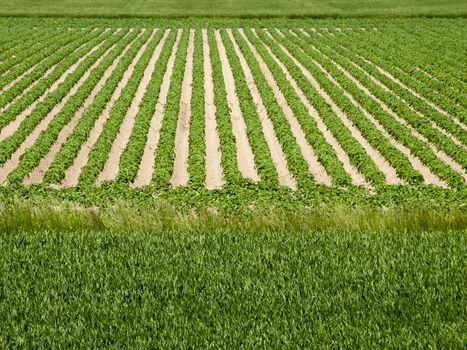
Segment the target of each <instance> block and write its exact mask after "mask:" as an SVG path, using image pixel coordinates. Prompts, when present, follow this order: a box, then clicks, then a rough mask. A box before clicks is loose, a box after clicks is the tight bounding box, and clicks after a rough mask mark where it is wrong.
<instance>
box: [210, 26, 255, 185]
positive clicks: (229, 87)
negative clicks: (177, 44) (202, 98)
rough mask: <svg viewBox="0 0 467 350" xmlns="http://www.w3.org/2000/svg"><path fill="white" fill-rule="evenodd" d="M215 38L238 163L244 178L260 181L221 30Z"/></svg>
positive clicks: (217, 31)
mask: <svg viewBox="0 0 467 350" xmlns="http://www.w3.org/2000/svg"><path fill="white" fill-rule="evenodd" d="M214 36H215V39H216V43H217V48H218V51H219V57H220V61H221V68H222V75H223V77H224V85H225V90H226V93H227V99H228V104H229V107H230V117H231V121H232V132H233V134H234V136H235V141H236V146H237V163H238V167H239V170H240V172H241V174H242V176H243V177H245V178H250V179H252V180H253V181H259V180H260V178H259V175H258V173H257V170H256V168H255V162H254V156H253V151H252V150H251V146H250V144H249V142H248V138H247V130H246V125H245V121H244V120H243V115H242V111H241V108H240V101H239V100H238V98H237V95H236V94H235V80H234V77H233V73H232V70H231V67H230V64H229V61H228V58H227V54H226V52H225V47H224V44H223V43H222V39H221V36H220V33H219V30H216V31H215V32H214Z"/></svg>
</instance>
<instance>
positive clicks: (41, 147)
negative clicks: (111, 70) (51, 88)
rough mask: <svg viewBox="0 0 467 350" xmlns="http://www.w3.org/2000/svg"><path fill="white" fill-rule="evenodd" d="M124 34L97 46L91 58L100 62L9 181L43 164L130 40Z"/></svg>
mask: <svg viewBox="0 0 467 350" xmlns="http://www.w3.org/2000/svg"><path fill="white" fill-rule="evenodd" d="M124 35H125V33H124V32H123V31H122V32H120V33H118V34H116V35H114V36H112V37H111V38H109V40H108V41H107V42H106V43H105V45H103V46H102V49H101V50H97V51H96V52H94V53H93V54H92V55H91V56H90V57H89V60H91V61H95V62H96V63H95V64H97V66H94V67H90V69H91V68H92V70H88V71H87V73H89V76H88V77H87V78H86V79H85V80H84V81H83V84H82V85H81V86H80V87H79V88H78V89H77V91H76V92H75V93H74V94H73V95H71V96H70V98H68V100H67V101H66V103H65V104H64V106H63V108H62V109H61V110H60V111H59V112H58V113H57V115H55V117H54V118H53V119H52V121H51V122H50V124H49V125H48V126H47V129H46V130H45V131H44V132H43V133H42V134H41V135H40V137H39V138H38V139H37V140H36V142H35V143H34V145H33V146H32V147H31V148H29V149H28V150H27V151H26V152H25V153H24V154H23V155H22V156H21V162H20V164H19V165H18V167H17V168H16V169H15V170H14V171H13V172H12V173H11V174H10V176H9V177H8V180H9V182H11V183H13V182H20V181H22V180H23V178H24V177H25V176H26V175H27V174H29V173H30V172H31V171H32V170H33V169H34V168H35V167H36V166H37V165H38V164H39V161H40V160H41V158H42V157H43V156H44V155H45V154H46V153H47V152H48V151H49V149H50V147H51V146H52V145H53V143H54V142H55V141H56V140H57V137H58V135H59V133H60V131H61V130H62V129H63V127H64V126H65V125H66V124H67V123H68V122H69V121H70V120H71V118H72V117H74V116H75V114H76V113H77V112H78V110H79V109H80V108H81V106H82V105H83V103H84V101H85V99H86V98H87V97H88V96H89V94H90V93H91V91H92V90H93V89H94V87H95V86H96V84H97V82H98V81H99V80H100V79H101V77H102V75H103V74H104V72H105V70H106V69H107V68H108V67H109V66H110V65H111V64H112V62H113V61H114V59H116V57H117V56H118V55H119V54H120V52H121V51H122V50H123V49H124V47H125V46H126V45H127V44H128V42H127V40H121V39H122V37H123V36H124ZM104 50H105V51H104ZM93 56H94V57H93Z"/></svg>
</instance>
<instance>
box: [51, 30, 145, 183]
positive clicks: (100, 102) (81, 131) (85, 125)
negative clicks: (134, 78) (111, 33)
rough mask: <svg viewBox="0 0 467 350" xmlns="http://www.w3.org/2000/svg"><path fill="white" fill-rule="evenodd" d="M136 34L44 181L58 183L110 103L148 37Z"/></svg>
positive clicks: (134, 32)
mask: <svg viewBox="0 0 467 350" xmlns="http://www.w3.org/2000/svg"><path fill="white" fill-rule="evenodd" d="M137 35H138V33H137V31H136V30H135V31H133V32H132V33H130V34H129V35H128V37H127V40H128V45H129V48H128V51H127V52H126V53H125V54H124V55H123V56H122V57H121V59H120V61H119V62H118V64H117V66H116V68H115V70H114V71H113V73H112V75H111V76H110V77H109V79H107V81H106V82H105V84H104V86H103V87H102V89H101V90H100V91H99V92H98V93H97V95H96V97H95V98H94V101H93V102H92V103H91V105H90V106H89V108H88V109H87V110H86V111H85V112H84V114H83V116H82V117H81V119H80V121H79V122H78V124H77V125H76V128H75V130H74V132H73V133H72V134H71V135H70V136H69V137H68V139H67V140H66V142H65V143H64V144H63V145H62V148H61V149H60V151H59V152H58V154H57V156H56V157H55V159H54V161H53V162H52V164H51V165H50V168H49V169H48V171H47V172H46V174H45V176H44V182H45V183H47V184H50V183H60V182H61V181H62V180H63V178H64V176H65V171H66V169H68V167H69V166H70V165H71V164H72V163H73V161H74V159H75V158H76V155H77V154H78V152H79V150H80V147H81V145H82V144H83V143H84V142H85V141H86V140H87V138H88V137H89V133H90V132H91V130H92V127H93V125H94V123H95V121H96V120H97V118H99V116H100V115H101V114H102V112H103V110H104V108H106V106H107V105H108V104H109V103H110V99H111V97H112V94H113V91H114V90H115V88H116V87H117V85H118V83H119V82H120V81H121V79H122V77H123V74H124V73H125V71H126V70H127V68H128V66H129V65H130V63H131V61H132V60H133V58H134V57H135V56H136V53H137V52H138V50H139V48H140V47H141V46H142V45H143V43H144V42H145V41H146V40H147V38H148V36H147V35H145V34H143V35H141V36H140V37H139V38H138V39H137Z"/></svg>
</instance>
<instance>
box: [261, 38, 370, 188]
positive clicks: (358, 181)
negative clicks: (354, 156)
mask: <svg viewBox="0 0 467 350" xmlns="http://www.w3.org/2000/svg"><path fill="white" fill-rule="evenodd" d="M266 33H267V34H268V35H269V33H268V32H266ZM281 33H282V32H281ZM269 37H271V38H272V36H269ZM263 45H264V46H265V48H266V50H267V51H268V53H269V55H270V56H271V57H272V58H273V60H274V61H275V62H276V63H277V65H278V66H279V67H280V68H281V70H282V72H283V73H284V75H285V76H286V78H287V80H288V81H289V83H290V85H291V86H292V88H293V89H294V91H295V93H296V94H297V96H298V97H299V98H300V100H301V101H302V103H303V104H304V106H305V107H306V109H307V110H308V114H309V115H310V116H311V117H312V118H313V119H314V120H315V122H316V125H317V127H318V129H319V131H320V132H321V133H322V134H323V136H324V138H325V139H326V141H327V142H328V143H329V144H330V145H331V146H332V148H333V150H334V151H335V152H336V155H337V157H338V159H339V161H340V162H341V163H342V165H343V167H344V169H345V171H346V172H347V173H348V174H349V176H350V177H351V179H352V184H354V185H357V186H364V187H369V184H368V183H367V182H366V181H365V178H364V177H363V175H362V174H361V173H360V172H359V171H358V169H357V168H355V167H354V166H353V165H352V164H351V162H350V159H349V157H348V155H347V153H346V152H345V151H344V149H343V148H342V146H341V145H340V144H339V142H338V141H337V140H336V138H335V137H334V136H333V135H332V133H331V132H330V131H329V129H328V128H327V126H326V125H325V124H324V122H323V120H322V119H321V118H320V116H319V113H318V111H317V110H316V109H315V108H314V107H313V105H312V104H311V103H310V101H309V100H308V99H307V98H306V96H305V94H304V93H303V91H302V90H301V89H300V87H299V86H298V84H297V82H296V81H295V79H294V78H293V77H292V75H291V74H290V72H289V71H288V70H287V67H286V66H285V65H284V64H283V63H282V62H281V61H280V60H279V59H278V58H277V56H276V55H274V53H273V52H272V50H271V49H270V48H269V47H268V46H267V45H266V44H265V43H263Z"/></svg>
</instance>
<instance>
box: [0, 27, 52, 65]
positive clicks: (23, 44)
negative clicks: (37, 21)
mask: <svg viewBox="0 0 467 350" xmlns="http://www.w3.org/2000/svg"><path fill="white" fill-rule="evenodd" d="M7 29H8V30H7ZM45 31H50V29H45V30H43V29H42V30H36V31H34V32H33V33H31V30H30V29H29V28H15V29H13V28H2V31H1V33H0V35H1V36H2V41H1V43H0V62H3V61H5V60H7V59H11V58H12V57H13V56H16V53H17V52H21V51H22V50H26V49H27V48H29V47H30V46H31V45H34V42H37V39H39V38H41V36H43V35H44V32H45Z"/></svg>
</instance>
